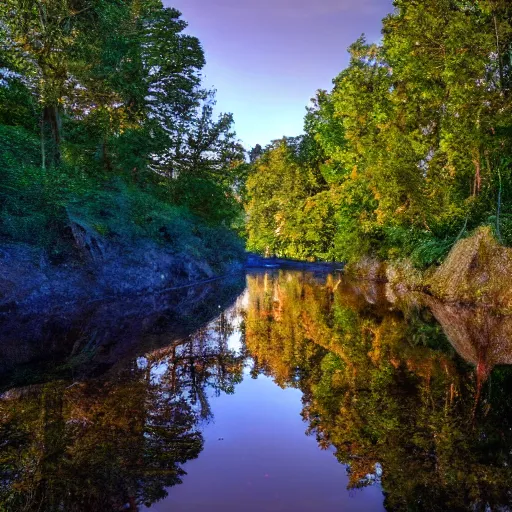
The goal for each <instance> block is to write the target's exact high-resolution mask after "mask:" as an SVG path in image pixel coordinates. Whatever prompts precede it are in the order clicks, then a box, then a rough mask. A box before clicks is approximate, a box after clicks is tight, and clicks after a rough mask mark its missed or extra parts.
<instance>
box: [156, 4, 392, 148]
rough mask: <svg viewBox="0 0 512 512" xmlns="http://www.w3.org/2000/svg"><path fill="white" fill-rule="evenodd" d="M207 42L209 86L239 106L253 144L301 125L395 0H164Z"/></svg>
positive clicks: (242, 129) (244, 133)
mask: <svg viewBox="0 0 512 512" xmlns="http://www.w3.org/2000/svg"><path fill="white" fill-rule="evenodd" d="M164 1H165V4H166V5H168V6H172V7H176V8H177V9H179V10H180V11H181V12H182V13H183V18H184V19H185V20H186V21H187V22H188V23H189V27H188V29H187V32H188V33H190V34H193V35H195V36H197V37H198V38H199V39H200V41H201V42H202V44H203V48H204V50H205V54H206V60H207V65H206V68H205V69H204V77H205V85H207V86H212V87H215V88H216V89H217V107H218V109H219V111H222V112H233V114H234V117H235V123H236V126H235V127H236V132H237V135H238V137H239V138H240V139H241V140H242V142H243V143H244V145H245V146H246V148H247V149H249V148H250V147H252V146H254V145H255V144H257V143H260V144H262V145H263V146H264V145H266V144H268V143H269V142H270V141H271V140H273V139H277V138H280V137H282V136H283V135H289V136H292V135H298V134H300V133H301V132H302V123H303V118H304V114H305V107H306V105H307V104H308V103H309V99H310V98H311V97H313V96H314V95H315V92H316V90H317V89H330V88H331V85H332V83H331V82H332V79H333V78H334V77H335V76H336V75H337V74H338V73H339V72H340V71H341V70H342V69H343V68H344V67H345V66H346V65H347V62H348V57H347V52H346V49H347V47H348V46H349V45H350V44H351V43H352V42H353V41H355V40H356V39H357V38H358V37H359V36H360V35H361V34H362V33H363V32H364V33H365V34H366V36H367V39H368V40H370V41H376V40H378V39H379V38H380V28H381V24H380V21H381V19H382V18H383V17H384V16H385V15H386V14H387V13H389V12H391V10H392V0H357V1H354V0H316V1H313V0H164Z"/></svg>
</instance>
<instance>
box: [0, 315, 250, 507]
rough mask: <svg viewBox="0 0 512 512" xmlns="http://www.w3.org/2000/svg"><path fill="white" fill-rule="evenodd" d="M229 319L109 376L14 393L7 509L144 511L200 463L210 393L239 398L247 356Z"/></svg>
mask: <svg viewBox="0 0 512 512" xmlns="http://www.w3.org/2000/svg"><path fill="white" fill-rule="evenodd" d="M232 329H233V327H232V319H230V318H229V316H228V315H227V314H222V315H221V316H220V318H219V319H217V320H216V321H215V322H213V323H212V324H210V325H209V326H207V327H205V328H203V329H200V330H199V331H198V332H197V333H196V334H194V335H193V336H190V337H189V338H188V339H186V340H185V341H183V342H179V341H178V342H175V343H173V344H172V345H171V346H170V347H168V348H166V349H163V350H159V351H157V352H154V353H152V354H149V355H147V356H146V357H143V358H138V359H137V360H135V361H132V362H131V363H130V364H129V365H128V367H126V368H124V369H122V370H120V371H116V372H115V373H112V374H110V375H107V376H105V377H103V378H99V379H94V380H87V381H84V382H79V383H75V384H73V383H71V382H67V381H57V382H50V383H47V384H43V385H38V386H31V387H26V388H20V389H17V390H11V391H9V392H7V393H5V394H4V395H3V397H2V400H0V442H1V452H0V471H1V474H2V478H1V481H0V510H6V511H7V510H9V511H11V510H12V511H14V510H16V511H22V510H27V511H32V510H38V511H57V510H59V511H61V510H65V511H66V512H68V511H70V512H72V511H110V510H111V511H117V510H137V509H138V506H139V505H140V504H150V503H152V502H155V501H157V500H159V499H161V498H163V497H164V496H165V495H166V494H167V490H166V488H169V487H171V486H173V485H176V484H179V483H181V479H182V477H183V475H184V474H185V472H184V470H183V469H182V467H181V465H182V464H183V463H185V462H186V461H187V460H190V459H193V458H196V457H197V456H198V455H199V453H200V452H201V450H202V447H203V438H202V435H201V433H200V431H199V430H198V425H199V423H200V421H201V420H203V419H208V418H209V417H210V412H209V405H208V396H207V395H208V392H207V390H208V388H212V389H214V390H216V392H218V393H220V392H227V393H232V392H233V390H234V385H235V384H236V383H237V382H239V381H241V378H242V377H241V375H242V368H243V360H244V356H243V355H240V354H236V353H235V352H233V351H232V350H229V349H228V347H227V338H228V336H229V334H231V332H232Z"/></svg>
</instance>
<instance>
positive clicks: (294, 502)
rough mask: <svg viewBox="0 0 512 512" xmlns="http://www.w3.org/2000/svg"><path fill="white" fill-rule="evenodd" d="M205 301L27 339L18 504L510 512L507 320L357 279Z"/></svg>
mask: <svg viewBox="0 0 512 512" xmlns="http://www.w3.org/2000/svg"><path fill="white" fill-rule="evenodd" d="M227 288H229V290H228V291H226V290H227ZM187 293H188V296H187V297H188V300H189V303H190V304H189V306H187V307H184V306H183V303H184V300H185V299H184V298H183V297H182V298H181V299H180V300H179V301H177V299H175V300H174V301H173V304H174V306H173V307H174V309H173V313H172V314H171V313H169V312H168V310H166V311H167V313H165V314H163V313H162V311H161V310H160V309H159V310H158V315H157V314H156V313H154V312H153V313H152V314H151V315H150V314H149V310H148V309H147V308H148V306H147V304H146V305H145V306H144V308H143V309H133V308H132V309H131V310H130V311H131V314H130V316H129V317H126V316H125V317H123V321H122V322H121V321H120V320H117V321H116V322H112V324H108V325H107V321H106V320H105V318H106V317H105V314H106V313H105V312H109V313H110V314H111V315H112V314H114V313H113V312H114V311H115V312H117V313H118V312H119V308H114V307H113V306H111V305H110V306H109V307H108V308H103V309H102V310H101V312H100V311H98V310H94V311H91V312H89V315H90V317H91V318H94V321H93V320H91V318H88V320H87V321H85V320H83V319H82V321H81V324H82V325H83V328H82V329H81V330H80V329H77V328H76V326H75V327H74V328H73V329H71V327H70V326H68V325H67V324H63V325H66V329H68V330H63V325H61V326H60V328H59V329H57V330H56V328H55V322H52V323H50V324H48V325H47V326H46V327H44V328H42V330H43V331H45V333H46V334H45V338H44V339H45V340H48V339H50V338H51V339H52V343H51V344H50V342H49V341H45V342H44V343H43V342H41V341H38V342H37V343H35V341H34V340H29V339H26V338H27V336H29V334H28V333H32V336H35V334H34V332H35V331H34V330H33V329H31V330H24V329H23V328H22V326H21V325H20V330H19V343H18V346H19V347H20V348H19V349H18V350H17V349H15V347H16V346H17V345H16V343H15V341H16V340H15V338H14V337H13V334H12V330H11V331H9V332H11V334H10V338H9V343H8V344H7V345H8V346H9V352H6V354H7V355H6V356H5V357H7V356H8V358H10V359H9V360H10V361H11V362H10V363H9V364H6V363H4V365H3V366H2V367H1V369H2V371H3V373H2V374H1V377H2V380H1V382H2V383H3V394H2V395H1V399H0V443H1V451H0V471H1V472H2V479H1V480H0V510H2V511H3V510H6V511H18V510H20V511H21V510H27V511H32V510H34V511H35V510H39V511H52V512H53V511H57V510H59V511H61V510H63V511H66V512H68V511H71V512H74V511H77V512H78V511H80V512H81V511H105V512H108V511H121V510H132V511H135V510H145V511H148V510H149V511H154V512H164V511H180V512H181V511H183V512H186V511H190V512H196V511H197V512H199V511H212V512H221V511H223V512H224V511H226V512H235V511H240V512H246V511H247V512H257V511H262V512H266V511H269V512H270V511H294V512H309V511H311V512H313V511H314V512H316V511H322V512H331V511H379V510H393V511H394V510H396V511H402V510H403V511H406V510H414V511H423V510H425V511H437V510H439V511H447V510H456V511H458V510H472V511H480V510H482V511H486V512H487V511H493V510H499V511H505V510H511V509H512V492H511V484H510V482H511V477H512V469H511V468H512V369H511V366H510V364H511V362H512V361H511V357H512V342H511V341H510V340H512V320H510V319H509V318H508V317H499V316H494V315H492V314H491V313H490V312H489V311H482V310H477V309H467V308H460V307H456V306H453V305H451V306H450V305H446V304H440V303H438V302H436V301H434V300H433V299H432V298H430V297H425V296H420V295H411V294H405V295H402V296H397V295H396V294H394V293H393V292H392V291H391V290H389V289H387V288H386V287H385V286H384V285H379V284H375V283H369V282H349V281H346V280H344V279H343V278H342V277H340V275H339V274H313V273H308V272H298V271H274V270H273V271H269V272H251V273H248V275H247V276H246V282H245V289H244V286H243V285H242V286H233V285H230V286H229V287H227V286H223V285H222V284H217V285H216V287H214V288H209V289H208V290H206V291H202V292H201V293H200V294H199V295H198V297H195V299H194V300H192V298H191V296H190V292H187ZM178 302H179V304H180V305H181V306H180V308H178V309H176V304H177V303H178ZM159 304H160V302H159ZM125 309H127V306H126V307H125ZM128 309H129V308H128ZM134 311H136V312H137V313H136V314H135V313H134ZM10 321H12V319H11V320H10ZM135 321H136V322H135ZM24 325H30V323H29V322H24ZM102 325H103V329H102V328H101V326H102ZM135 325H137V326H138V328H137V329H135V327H134V326H135ZM141 326H142V327H141ZM121 327H122V328H121ZM40 331H41V329H40V330H39V331H38V332H39V333H40ZM48 333H50V334H52V336H53V337H50V336H49V334H48ZM84 340H86V341H84ZM98 340H101V342H98ZM59 346H65V347H68V348H67V351H62V350H57V349H55V347H57V348H58V347H59ZM27 347H30V350H29V349H28V348H27ZM41 347H44V348H45V349H46V350H50V348H52V347H53V349H52V350H53V351H52V350H50V352H51V354H53V355H52V356H51V357H45V358H44V362H43V361H42V356H41V350H42V349H41ZM48 347H50V348H48ZM77 347H78V348H77ZM120 347H124V348H120ZM127 347H128V348H127ZM27 354H30V357H29V355H27ZM43 363H44V364H43Z"/></svg>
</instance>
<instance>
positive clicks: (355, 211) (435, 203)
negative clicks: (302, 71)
mask: <svg viewBox="0 0 512 512" xmlns="http://www.w3.org/2000/svg"><path fill="white" fill-rule="evenodd" d="M511 45H512V10H511V6H510V3H509V2H505V1H492V2H491V1H482V2H453V1H452V0H427V1H424V2H410V1H408V0H396V1H395V11H394V13H393V14H390V15H389V16H388V17H386V18H385V19H384V21H383V40H382V43H381V44H380V45H376V44H368V43H367V42H366V41H365V39H364V38H363V37H362V38H360V39H358V40H357V41H356V42H355V43H354V44H353V45H352V46H351V47H350V48H349V53H350V64H349V66H348V67H347V68H346V69H345V70H343V71H342V72H341V73H340V74H339V75H338V76H337V77H336V78H335V79H334V81H333V83H334V87H333V89H332V91H330V92H326V91H318V93H317V96H316V98H314V100H313V102H312V106H311V107H310V108H309V109H308V113H307V115H306V118H305V132H306V134H305V136H304V138H303V140H304V141H305V142H307V144H304V147H306V148H307V151H305V152H302V156H303V157H305V158H303V159H296V160H293V161H291V160H290V157H289V156H288V155H287V154H285V153H283V152H281V153H279V152H277V151H276V148H275V147H273V146H271V147H269V148H267V149H266V153H264V154H263V155H262V156H260V158H259V159H257V160H256V161H254V162H253V164H252V175H251V177H250V178H249V180H248V187H249V188H250V191H251V190H254V189H255V188H256V187H260V188H265V183H264V182H265V180H266V179H267V178H265V173H266V170H265V169H266V168H265V167H264V166H263V165H262V163H263V162H265V161H266V159H267V160H268V159H271V161H272V166H271V172H272V174H274V175H276V176H274V178H273V179H274V181H275V182H276V183H277V184H279V182H280V181H282V180H283V181H286V180H287V179H288V178H287V176H292V175H300V174H306V173H308V172H309V173H311V172H313V173H316V174H317V175H318V174H320V175H321V176H322V179H323V180H324V183H325V184H326V185H324V187H323V188H322V189H321V190H320V191H319V190H318V189H316V190H315V189H314V188H309V189H307V190H304V191H303V193H302V195H300V196H299V197H297V195H296V192H295V190H294V189H291V192H290V193H289V194H288V195H286V194H281V193H280V192H278V191H276V190H278V187H277V189H276V188H275V187H273V186H272V187H270V189H269V190H268V191H267V192H266V193H262V194H260V195H258V194H255V193H249V196H250V199H249V201H248V204H247V213H248V217H249V229H248V243H249V246H250V247H251V248H252V249H253V250H259V251H265V250H266V249H267V248H269V250H270V252H272V251H274V252H277V253H279V254H282V255H294V256H299V257H307V258H314V257H315V258H322V259H330V258H336V259H343V260H346V261H354V260H357V259H359V258H361V257H362V256H365V255H369V256H372V257H378V258H384V259H386V258H389V259H394V258H397V259H401V258H404V257H408V258H409V257H411V258H412V261H413V262H414V264H415V265H417V266H419V267H425V266H429V265H432V264H438V263H439V262H440V261H441V260H442V259H443V257H444V256H445V254H446V252H447V251H448V250H449V248H450V247H451V245H452V244H453V242H454V241H455V239H456V238H457V237H458V236H459V233H460V232H461V229H463V227H464V228H465V229H463V231H466V230H471V229H474V228H476V227H478V226H479V225H482V224H487V223H488V222H489V218H492V219H493V220H491V221H490V222H493V223H494V224H495V226H496V231H497V235H498V237H499V238H501V239H502V240H503V241H504V242H505V243H510V242H509V240H510V239H509V236H510V235H509V234H508V231H509V227H508V216H509V215H511V214H512V210H511V208H512V201H511V197H512V196H511V194H512V186H511V182H510V179H511V178H510V176H511V172H510V170H511V162H512V143H511V142H512V139H511V138H510V135H511V130H510V126H512V109H511V103H510V94H511V93H512V65H511V61H510V48H511ZM270 155H272V156H270ZM319 192H320V195H317V194H318V193H319ZM271 196H273V199H271ZM276 197H279V199H278V200H277V201H276V200H274V199H275V198H276ZM306 204H309V205H310V206H311V207H310V208H309V209H307V208H306V206H305V205H306ZM292 207H294V208H298V209H299V210H300V211H301V212H304V215H305V216H306V217H307V219H308V220H309V224H310V226H311V228H310V229H311V231H313V232H314V233H315V234H316V238H315V237H313V238H314V243H313V244H310V245H309V246H308V247H307V249H304V248H303V247H302V244H306V240H307V237H308V236H310V235H308V234H306V233H302V232H301V231H300V229H298V228H297V220H296V217H295V216H293V215H290V213H289V212H288V209H289V208H292ZM326 212H328V213H326ZM259 218H261V219H262V220H261V223H260V225H259V226H258V227H257V228H256V227H254V226H252V223H253V222H255V223H256V225H258V220H257V219H259ZM326 218H328V219H329V223H328V227H327V226H326V222H325V219H326ZM253 219H254V220H253ZM272 219H273V220H272ZM276 219H278V220H279V221H280V223H278V222H277V220H276ZM278 224H279V225H278ZM304 224H305V219H302V220H301V224H300V225H301V226H303V225H304ZM500 226H502V231H503V235H501V234H500ZM290 231H291V232H293V234H294V236H293V237H290V236H289V234H288V233H289V232H290ZM308 233H309V232H308ZM297 247H300V250H298V249H297Z"/></svg>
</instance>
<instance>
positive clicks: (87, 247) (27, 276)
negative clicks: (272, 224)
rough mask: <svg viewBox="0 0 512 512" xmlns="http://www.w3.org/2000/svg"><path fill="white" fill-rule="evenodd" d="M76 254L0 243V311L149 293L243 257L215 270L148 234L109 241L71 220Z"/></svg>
mask: <svg viewBox="0 0 512 512" xmlns="http://www.w3.org/2000/svg"><path fill="white" fill-rule="evenodd" d="M70 229H71V233H72V236H73V240H74V246H75V250H76V258H74V259H72V260H70V261H68V262H67V263H65V264H59V265H53V264H51V263H49V261H48V258H47V257H46V256H45V252H44V251H43V250H42V249H38V248H34V247H30V246H28V245H23V244H3V245H1V246H0V314H2V313H12V312H14V311H15V310H16V311H22V312H23V313H24V314H26V313H28V312H29V311H32V312H37V313H40V314H46V313H48V312H52V313H54V312H55V311H56V310H59V311H61V312H63V311H66V310H72V309H73V308H74V307H75V306H76V305H83V304H84V303H87V302H90V301H96V300H100V299H102V298H112V297H119V296H122V295H130V296H132V295H134V294H142V293H153V292H155V291H160V290H163V289H167V288H171V287H179V286H184V285H188V284H191V283H196V282H201V281H204V280H208V279H211V278H213V277H215V276H218V275H224V274H228V273H232V272H235V271H238V270H241V269H242V267H243V265H242V262H241V261H233V262H231V263H227V264H225V265H224V266H223V268H220V269H219V268H217V269H216V270H213V269H212V268H211V267H210V266H209V265H208V263H206V262H205V261H202V260H201V259H200V257H193V256H191V255H188V254H179V253H176V252H172V250H171V249H169V248H167V247H165V246H163V245H161V244H158V243H157V242H154V241H152V240H149V239H140V240H137V241H136V243H135V244H128V243H124V242H123V241H122V240H114V241H113V240H108V239H107V238H106V237H102V236H101V235H99V234H98V233H97V232H96V231H94V230H93V229H91V228H89V227H88V226H87V225H86V224H84V223H83V222H79V221H78V220H76V219H70Z"/></svg>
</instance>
